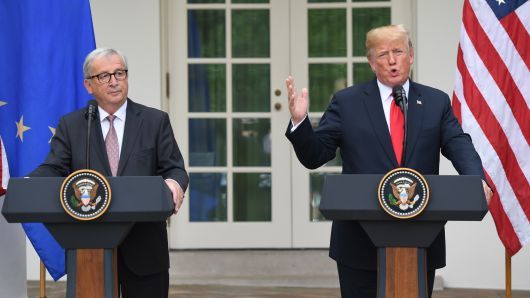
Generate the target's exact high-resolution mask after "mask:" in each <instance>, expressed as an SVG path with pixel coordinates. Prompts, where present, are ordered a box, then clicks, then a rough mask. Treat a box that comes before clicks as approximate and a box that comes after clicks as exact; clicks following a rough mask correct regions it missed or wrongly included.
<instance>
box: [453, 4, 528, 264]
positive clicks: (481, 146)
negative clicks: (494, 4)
mask: <svg viewBox="0 0 530 298" xmlns="http://www.w3.org/2000/svg"><path fill="white" fill-rule="evenodd" d="M499 5H502V4H499ZM529 32H530V1H527V2H526V3H525V4H523V5H522V6H520V7H519V8H518V9H517V10H515V12H512V13H511V14H509V15H507V16H506V17H504V18H503V19H502V20H501V21H500V22H499V20H498V18H497V17H496V16H495V14H494V13H493V11H492V10H491V8H490V6H489V5H488V4H487V3H486V1H483V0H466V1H465V2H464V13H463V17H462V28H461V31H460V46H459V48H458V55H457V72H456V82H455V91H454V93H453V108H454V110H455V114H456V115H457V117H458V118H459V119H460V120H461V123H462V128H463V129H464V131H466V132H467V133H469V134H470V135H471V137H472V139H473V143H474V145H475V148H476V149H477V151H478V153H479V155H480V157H481V159H482V164H483V166H484V169H485V171H486V175H487V178H488V180H489V181H488V183H490V185H492V186H493V187H494V191H495V193H494V196H493V199H492V202H491V204H490V206H489V208H490V212H491V214H492V216H493V219H494V220H495V225H496V227H497V232H498V234H499V237H500V239H501V241H502V242H503V244H504V246H505V247H506V248H507V250H508V251H509V253H510V254H512V255H513V254H515V253H517V251H519V250H520V249H521V247H523V246H524V245H526V244H528V243H530V221H529V218H530V146H529V143H530V108H529V107H530V71H529V69H530V35H529Z"/></svg>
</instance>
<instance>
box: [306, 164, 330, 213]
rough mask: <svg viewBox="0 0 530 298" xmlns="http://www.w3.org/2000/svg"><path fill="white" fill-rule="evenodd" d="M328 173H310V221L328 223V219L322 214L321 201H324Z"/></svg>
mask: <svg viewBox="0 0 530 298" xmlns="http://www.w3.org/2000/svg"><path fill="white" fill-rule="evenodd" d="M326 175H327V173H310V174H309V195H310V196H311V197H310V198H309V220H310V221H326V218H325V217H324V215H322V213H320V209H319V208H320V201H321V199H322V188H323V186H324V177H325V176H326Z"/></svg>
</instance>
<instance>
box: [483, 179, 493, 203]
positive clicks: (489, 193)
mask: <svg viewBox="0 0 530 298" xmlns="http://www.w3.org/2000/svg"><path fill="white" fill-rule="evenodd" d="M482 187H483V188H484V195H485V196H486V202H488V206H489V205H490V201H491V197H493V192H492V191H491V188H490V187H489V186H488V184H487V183H486V181H484V180H482Z"/></svg>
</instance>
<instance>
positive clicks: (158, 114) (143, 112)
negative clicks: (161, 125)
mask: <svg viewBox="0 0 530 298" xmlns="http://www.w3.org/2000/svg"><path fill="white" fill-rule="evenodd" d="M127 105H128V106H127V113H133V114H136V115H137V116H138V117H141V118H143V119H144V120H146V119H147V120H149V121H154V122H159V121H163V119H165V118H169V116H168V114H167V113H166V112H164V111H161V110H159V109H156V108H152V107H149V106H146V105H143V104H141V103H137V102H134V101H132V100H131V99H130V98H129V101H128V103H127Z"/></svg>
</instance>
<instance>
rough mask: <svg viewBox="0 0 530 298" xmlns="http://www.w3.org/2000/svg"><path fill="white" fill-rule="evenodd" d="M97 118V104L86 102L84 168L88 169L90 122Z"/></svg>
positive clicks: (93, 101)
mask: <svg viewBox="0 0 530 298" xmlns="http://www.w3.org/2000/svg"><path fill="white" fill-rule="evenodd" d="M97 116H98V103H97V101H95V100H93V99H91V100H89V101H88V106H87V108H86V112H85V119H87V121H88V123H87V134H86V168H87V169H90V131H91V128H90V127H91V126H92V120H94V119H96V117H97Z"/></svg>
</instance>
